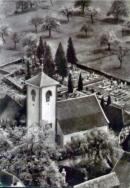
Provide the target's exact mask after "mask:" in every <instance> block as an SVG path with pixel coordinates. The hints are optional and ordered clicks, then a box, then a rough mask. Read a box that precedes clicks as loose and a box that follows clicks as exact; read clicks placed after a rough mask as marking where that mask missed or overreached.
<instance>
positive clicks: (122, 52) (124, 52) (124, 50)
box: [117, 46, 128, 68]
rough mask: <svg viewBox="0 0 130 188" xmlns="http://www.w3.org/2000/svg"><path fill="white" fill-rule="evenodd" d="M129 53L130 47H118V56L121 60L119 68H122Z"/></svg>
mask: <svg viewBox="0 0 130 188" xmlns="http://www.w3.org/2000/svg"><path fill="white" fill-rule="evenodd" d="M127 53H128V49H127V48H123V47H122V46H119V47H118V50H117V58H118V60H119V62H120V66H119V68H122V64H123V62H124V58H125V56H126V55H127Z"/></svg>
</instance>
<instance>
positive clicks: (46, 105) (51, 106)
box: [26, 72, 58, 144]
mask: <svg viewBox="0 0 130 188" xmlns="http://www.w3.org/2000/svg"><path fill="white" fill-rule="evenodd" d="M26 85H27V126H28V134H30V133H31V132H33V133H34V134H35V131H37V130H38V127H39V126H40V127H41V130H43V131H44V130H49V131H50V132H51V136H50V137H51V142H52V143H53V144H54V143H55V134H56V132H55V130H56V95H57V85H58V82H56V81H55V80H53V79H52V78H50V77H49V76H47V75H46V74H45V73H43V72H41V73H40V74H38V75H36V76H34V77H32V78H31V79H29V80H27V81H26Z"/></svg>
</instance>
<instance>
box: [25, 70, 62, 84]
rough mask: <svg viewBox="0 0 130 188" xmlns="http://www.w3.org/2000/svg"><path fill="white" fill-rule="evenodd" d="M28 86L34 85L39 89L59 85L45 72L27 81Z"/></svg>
mask: <svg viewBox="0 0 130 188" xmlns="http://www.w3.org/2000/svg"><path fill="white" fill-rule="evenodd" d="M26 84H27V85H33V86H36V87H39V88H42V87H47V86H54V85H58V84H59V83H58V82H57V81H55V80H54V79H52V78H50V77H49V76H47V75H46V74H45V73H44V72H41V73H40V74H38V75H36V76H34V77H32V78H30V79H29V80H27V81H26Z"/></svg>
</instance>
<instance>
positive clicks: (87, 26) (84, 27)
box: [80, 24, 93, 37]
mask: <svg viewBox="0 0 130 188" xmlns="http://www.w3.org/2000/svg"><path fill="white" fill-rule="evenodd" d="M80 31H81V32H84V33H85V35H86V37H88V32H91V31H93V30H92V28H91V27H90V25H88V24H84V25H83V26H82V27H81V29H80Z"/></svg>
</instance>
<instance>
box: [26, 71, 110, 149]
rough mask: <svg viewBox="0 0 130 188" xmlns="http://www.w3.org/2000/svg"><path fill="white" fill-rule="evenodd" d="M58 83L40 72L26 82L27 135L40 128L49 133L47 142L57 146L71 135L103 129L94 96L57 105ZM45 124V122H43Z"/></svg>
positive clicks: (104, 125) (105, 119)
mask: <svg viewBox="0 0 130 188" xmlns="http://www.w3.org/2000/svg"><path fill="white" fill-rule="evenodd" d="M58 84H59V83H58V82H57V81H55V80H54V79H52V78H50V77H49V76H47V75H46V74H45V73H43V72H42V71H41V72H40V73H39V74H38V75H36V76H34V77H32V78H31V79H29V80H27V81H26V85H27V126H28V134H30V133H31V132H32V129H34V131H35V130H36V126H39V125H40V127H41V126H43V128H42V129H41V130H43V131H44V130H45V128H46V129H48V130H49V131H50V133H51V141H50V142H51V143H52V145H55V141H56V142H57V143H58V145H59V146H63V145H64V144H65V139H66V138H67V137H69V139H71V136H72V134H75V136H76V135H78V134H81V132H82V133H85V131H87V130H90V129H93V128H101V127H105V128H107V125H108V123H109V122H108V120H107V118H106V116H105V114H104V112H103V110H102V108H101V106H100V104H99V102H98V100H97V97H96V95H91V96H89V97H87V96H85V97H80V98H76V99H68V100H64V101H61V102H57V86H58ZM43 122H46V123H43Z"/></svg>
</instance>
